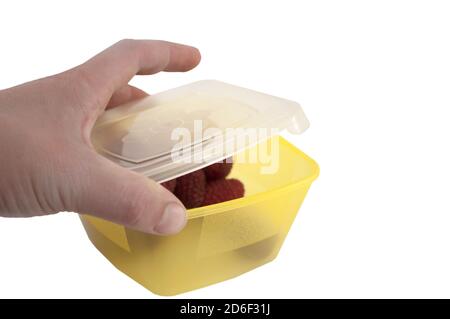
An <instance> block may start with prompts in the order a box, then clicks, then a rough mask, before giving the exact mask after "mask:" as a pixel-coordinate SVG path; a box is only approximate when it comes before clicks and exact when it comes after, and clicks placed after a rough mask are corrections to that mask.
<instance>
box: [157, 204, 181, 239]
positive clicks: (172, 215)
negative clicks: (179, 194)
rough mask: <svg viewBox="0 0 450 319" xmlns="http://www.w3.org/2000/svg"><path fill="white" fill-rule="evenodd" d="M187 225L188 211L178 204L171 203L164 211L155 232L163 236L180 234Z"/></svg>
mask: <svg viewBox="0 0 450 319" xmlns="http://www.w3.org/2000/svg"><path fill="white" fill-rule="evenodd" d="M185 225H186V210H185V209H184V207H183V206H181V205H179V204H177V203H170V204H168V205H167V206H166V208H165V209H164V212H163V214H162V216H161V220H160V221H159V224H158V225H156V226H155V228H154V231H155V232H156V233H158V234H161V235H170V234H175V233H178V232H179V231H180V230H181V229H183V227H184V226H185Z"/></svg>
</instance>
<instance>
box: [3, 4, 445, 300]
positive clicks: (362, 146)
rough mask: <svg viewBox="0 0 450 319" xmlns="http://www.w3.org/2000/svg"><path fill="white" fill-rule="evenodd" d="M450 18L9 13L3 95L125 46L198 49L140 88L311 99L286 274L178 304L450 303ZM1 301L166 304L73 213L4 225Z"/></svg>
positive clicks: (185, 11)
mask: <svg viewBox="0 0 450 319" xmlns="http://www.w3.org/2000/svg"><path fill="white" fill-rule="evenodd" d="M449 17H450V8H449V6H448V2H446V1H411V0H410V1H392V0H391V1H380V0H378V1H286V2H283V1H279V0H277V1H271V2H264V1H255V2H252V1H221V2H219V1H179V2H174V1H142V2H133V1H121V2H113V1H107V2H106V1H105V2H103V3H102V2H93V1H86V2H83V1H74V2H73V3H72V4H70V3H69V2H68V1H43V0H41V1H29V2H28V3H25V2H23V1H11V2H10V3H7V2H6V1H3V2H2V5H1V8H0V30H1V31H0V32H1V50H0V70H1V74H0V88H7V87H9V86H12V85H15V84H19V83H21V82H24V81H28V80H31V79H34V78H38V77H42V76H45V75H48V74H52V73H55V72H60V71H62V70H64V69H67V68H69V67H72V66H74V65H77V64H79V63H81V62H83V61H84V60H86V59H87V58H89V57H90V56H92V55H94V54H95V53H97V52H98V51H100V50H102V49H104V48H105V47H107V46H109V45H111V44H112V43H114V42H116V41H117V40H119V39H121V38H150V39H165V40H171V41H178V42H182V43H187V44H192V45H194V46H197V47H198V48H200V50H201V52H202V55H203V60H202V62H201V65H200V66H199V67H198V68H197V69H195V70H194V71H192V72H189V73H186V74H173V73H172V74H159V75H156V76H151V77H139V78H136V79H135V80H133V84H135V85H137V86H140V87H141V88H143V89H145V90H147V91H149V92H150V93H151V92H157V91H161V90H164V89H168V88H171V87H175V86H178V85H180V84H184V83H187V82H191V81H194V80H199V79H206V78H214V79H218V80H222V81H226V82H230V83H234V84H237V85H241V86H245V87H249V88H253V89H256V90H260V91H263V92H267V93H270V94H273V95H278V96H281V97H284V98H288V99H292V100H296V101H299V102H300V103H301V104H302V105H303V107H304V110H305V112H306V114H307V115H308V117H309V119H310V121H311V127H310V129H309V130H308V131H307V133H305V134H304V135H302V136H300V137H296V136H295V137H290V138H291V140H293V141H294V142H295V144H296V145H297V146H298V147H299V148H301V149H302V150H303V151H305V152H306V153H308V154H309V155H310V156H312V157H313V158H314V159H316V160H317V162H318V163H319V164H320V166H321V176H320V177H319V179H318V180H317V181H316V182H315V183H314V184H313V186H312V188H311V190H310V193H309V195H308V196H307V198H306V200H305V202H304V205H303V207H302V209H301V210H300V213H299V215H298V217H297V219H296V221H295V223H294V225H293V226H292V228H291V232H290V233H289V236H288V238H287V240H286V242H285V245H284V247H283V248H282V250H281V252H280V254H279V256H278V258H277V259H276V260H275V261H274V262H272V263H270V264H268V265H265V266H263V267H261V268H259V269H256V270H254V271H252V272H250V273H247V274H245V275H242V276H240V277H238V278H235V279H232V280H229V281H227V282H223V283H220V284H217V285H214V286H210V287H207V288H204V289H200V290H197V291H193V292H190V293H186V294H183V295H181V296H179V297H189V298H208V297H211V298H215V297H222V298H230V297H236V298H240V297H248V298H257V297H267V298H270V297H273V298H278V297H293V298H300V297H307V298H312V297H343V298H347V297H362V298H365V297H387V298H389V297H450V271H449V270H450V249H449V246H450V204H449V200H448V198H449V197H450V196H449V195H450V187H449V186H450V168H449V167H450V152H449V136H450V125H449V123H450V118H449V114H450V113H449V108H450V94H449V88H450V45H449V43H450V19H449ZM0 156H1V152H0ZM0 178H1V176H0ZM180 271H183V269H180ZM0 297H86V298H90V297H125V298H128V297H143V298H157V297H158V296H156V295H154V294H152V293H150V292H149V291H147V290H146V289H144V288H142V287H141V286H140V285H138V284H137V283H135V282H134V281H133V280H131V279H129V278H128V277H127V276H125V275H124V274H122V273H120V272H119V271H117V270H116V269H115V268H114V267H113V266H112V265H110V264H109V262H107V261H106V260H105V259H104V258H103V257H102V255H101V254H100V253H98V252H97V251H96V250H95V248H94V247H93V246H92V245H91V244H90V242H89V241H88V239H87V237H86V235H85V233H84V230H83V229H82V227H81V224H80V222H79V220H78V217H77V216H76V215H75V214H72V213H62V214H58V215H56V216H51V217H41V218H31V219H27V220H25V219H16V220H13V219H5V218H3V219H0Z"/></svg>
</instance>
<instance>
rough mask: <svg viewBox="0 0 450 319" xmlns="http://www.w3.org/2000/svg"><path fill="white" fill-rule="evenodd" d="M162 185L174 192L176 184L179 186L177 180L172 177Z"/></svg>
mask: <svg viewBox="0 0 450 319" xmlns="http://www.w3.org/2000/svg"><path fill="white" fill-rule="evenodd" d="M161 186H163V187H165V188H166V189H167V190H168V191H169V192H171V193H173V191H174V190H175V186H177V180H176V179H171V180H170V181H165V182H164V183H161Z"/></svg>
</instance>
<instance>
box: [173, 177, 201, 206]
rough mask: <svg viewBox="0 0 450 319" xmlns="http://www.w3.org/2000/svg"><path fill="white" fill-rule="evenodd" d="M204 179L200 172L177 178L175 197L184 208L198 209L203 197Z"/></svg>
mask: <svg viewBox="0 0 450 319" xmlns="http://www.w3.org/2000/svg"><path fill="white" fill-rule="evenodd" d="M205 186H206V179H205V173H204V172H203V171H202V170H198V171H195V172H192V173H190V174H187V175H183V176H180V177H178V178H177V186H176V187H175V195H176V196H177V197H178V199H179V200H180V201H181V202H182V203H183V205H184V206H185V207H186V208H194V207H198V206H200V205H201V204H202V203H203V198H204V196H205Z"/></svg>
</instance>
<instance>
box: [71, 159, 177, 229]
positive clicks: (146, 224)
mask: <svg viewBox="0 0 450 319" xmlns="http://www.w3.org/2000/svg"><path fill="white" fill-rule="evenodd" d="M88 167H89V168H88V170H87V171H86V174H87V175H88V176H83V177H81V180H80V184H81V185H80V190H79V192H78V194H77V199H76V201H75V202H76V206H77V211H78V212H80V213H83V214H89V215H93V216H96V217H100V218H103V219H106V220H109V221H112V222H114V223H118V224H122V225H124V226H126V227H129V228H132V229H135V230H139V231H142V232H146V233H151V234H156V235H170V234H175V233H178V232H179V231H180V230H181V229H182V228H184V226H185V225H186V210H185V208H184V206H183V205H182V204H181V202H180V201H179V200H178V199H177V198H176V197H175V196H174V195H173V194H172V193H170V192H169V191H168V190H166V189H165V188H164V187H163V186H161V185H160V184H158V183H156V182H155V181H153V180H151V179H149V178H146V177H144V176H142V175H139V174H137V173H134V172H131V171H129V170H127V169H125V168H122V167H120V166H118V165H116V164H114V163H112V162H110V161H108V160H107V159H104V158H101V157H100V156H98V155H96V156H94V159H93V160H90V161H89V165H88Z"/></svg>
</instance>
